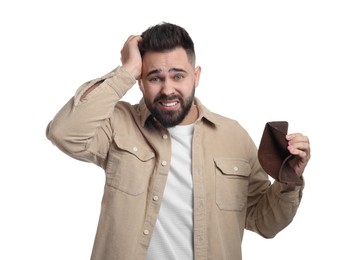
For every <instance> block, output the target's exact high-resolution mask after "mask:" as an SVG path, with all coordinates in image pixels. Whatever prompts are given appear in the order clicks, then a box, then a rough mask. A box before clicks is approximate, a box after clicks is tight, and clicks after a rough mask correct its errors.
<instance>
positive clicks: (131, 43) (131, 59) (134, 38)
mask: <svg viewBox="0 0 349 260" xmlns="http://www.w3.org/2000/svg"><path fill="white" fill-rule="evenodd" d="M141 41H142V37H141V36H139V35H131V36H130V37H128V39H127V40H126V42H125V44H124V46H123V48H122V49H121V51H120V53H121V63H122V67H123V68H124V69H125V70H127V71H128V72H129V73H131V74H132V75H133V76H134V77H135V79H136V80H138V79H139V78H140V76H141V74H142V57H141V53H140V51H139V48H138V45H139V42H141Z"/></svg>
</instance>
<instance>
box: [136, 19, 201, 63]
mask: <svg viewBox="0 0 349 260" xmlns="http://www.w3.org/2000/svg"><path fill="white" fill-rule="evenodd" d="M141 36H142V38H143V39H142V42H141V43H140V45H139V50H140V52H141V56H142V57H143V55H144V53H146V52H147V51H156V52H165V51H170V50H173V49H175V48H176V47H182V48H183V49H184V50H185V52H186V53H187V56H188V60H189V62H190V63H191V64H192V65H193V66H195V50H194V42H193V40H192V39H191V38H190V36H189V34H188V32H187V31H186V30H185V29H184V28H182V27H180V26H178V25H175V24H171V23H166V22H163V23H160V24H157V25H154V26H152V27H149V28H148V29H147V30H145V31H144V32H143V33H142V35H141Z"/></svg>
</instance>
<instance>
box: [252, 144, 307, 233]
mask: <svg viewBox="0 0 349 260" xmlns="http://www.w3.org/2000/svg"><path fill="white" fill-rule="evenodd" d="M252 150H254V151H253V154H255V153H256V151H255V148H253V149H252ZM253 158H254V160H253V161H254V164H253V168H252V174H251V179H250V191H249V198H248V208H247V217H246V229H248V230H251V231H254V232H256V233H258V234H260V235H261V236H263V237H265V238H273V237H274V236H276V235H277V234H278V233H279V232H280V231H281V230H283V229H284V228H285V227H287V226H288V225H289V224H290V223H291V222H292V220H293V218H294V216H295V215H296V213H297V210H298V207H299V205H300V202H301V198H302V192H303V188H304V183H303V186H297V187H296V189H295V190H294V191H289V192H282V191H283V190H284V189H285V186H284V184H282V183H280V182H277V181H274V182H272V183H271V182H269V184H268V182H265V180H266V179H268V175H267V174H266V173H265V172H264V170H263V169H262V168H261V166H260V164H259V162H258V159H257V158H256V157H254V156H253ZM263 180H264V181H263Z"/></svg>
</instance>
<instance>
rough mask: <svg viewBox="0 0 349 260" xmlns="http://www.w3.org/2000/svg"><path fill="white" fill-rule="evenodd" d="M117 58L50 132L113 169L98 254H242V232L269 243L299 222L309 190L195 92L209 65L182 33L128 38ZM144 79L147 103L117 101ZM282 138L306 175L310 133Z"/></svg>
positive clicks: (156, 31) (170, 30)
mask: <svg viewBox="0 0 349 260" xmlns="http://www.w3.org/2000/svg"><path fill="white" fill-rule="evenodd" d="M121 62H122V66H120V67H118V68H116V69H115V70H114V71H112V72H110V73H108V74H107V75H105V76H104V77H101V78H98V79H95V80H92V81H89V82H87V83H85V84H83V85H82V86H81V87H80V88H79V89H78V91H77V92H76V94H75V96H74V97H73V98H72V99H71V100H70V101H69V102H68V103H67V104H66V105H65V106H64V107H63V108H62V109H61V110H60V111H59V112H58V114H57V115H56V116H55V117H54V119H53V120H52V121H51V122H50V123H49V125H48V127H47V138H48V139H49V140H51V141H52V142H53V144H55V145H56V146H57V147H59V148H60V149H61V150H62V151H63V152H65V153H66V154H68V155H70V156H72V157H73V158H76V159H79V160H83V161H88V162H92V163H95V164H97V165H99V166H100V167H102V168H103V169H104V170H105V173H106V185H105V190H104V196H103V201H102V207H101V213H100V220H99V224H98V229H97V233H96V237H95V243H94V247H93V251H92V256H91V259H94V260H114V259H115V260H116V259H118V260H120V259H122V260H124V259H127V260H131V259H137V260H138V259H151V260H157V259H161V260H163V259H166V260H171V259H179V260H185V259H196V260H199V259H214V260H217V259H241V258H242V254H241V242H242V237H243V231H244V229H245V228H246V229H248V230H252V231H254V232H256V233H258V234H260V235H262V236H263V237H267V238H271V237H274V236H275V235H276V234H277V233H278V232H279V231H281V230H282V229H283V228H285V227H286V226H287V225H288V224H289V223H290V222H291V221H292V219H293V217H294V215H295V214H296V211H297V209H298V206H299V203H300V199H301V195H302V190H303V185H301V186H298V187H296V188H295V189H294V190H292V191H287V192H282V191H283V190H284V188H285V187H284V184H282V183H280V182H277V181H275V182H273V183H271V182H270V181H269V179H268V175H267V174H266V173H265V172H264V170H263V169H262V168H261V165H260V163H259V161H258V159H257V148H256V146H255V144H254V143H253V141H252V139H251V138H250V136H249V135H248V133H247V132H246V131H245V130H244V129H243V128H242V127H241V126H240V125H239V124H238V123H237V122H236V121H234V120H231V119H228V118H225V117H223V116H220V115H217V114H214V113H212V112H210V111H209V110H208V109H207V108H205V107H204V106H203V105H202V104H201V103H200V101H199V100H198V99H197V98H195V95H194V94H195V88H196V87H197V86H198V84H199V79H200V72H201V69H200V67H199V66H197V67H195V51H194V44H193V42H192V40H191V38H190V36H189V35H188V33H187V32H186V31H185V30H184V29H183V28H181V27H179V26H177V25H174V24H170V23H161V24H158V25H155V26H153V27H150V28H148V29H147V30H146V31H145V32H143V34H142V35H141V36H139V35H134V36H130V37H129V38H128V39H127V41H126V42H125V44H124V46H123V48H122V50H121ZM137 80H138V85H139V87H140V90H141V91H142V93H143V99H142V100H141V101H140V103H139V104H136V105H131V104H129V103H126V102H123V101H120V99H121V98H122V97H123V96H124V94H125V93H126V92H127V91H128V90H129V89H130V88H131V87H132V86H133V85H134V84H135V83H136V81H137ZM285 138H286V139H287V142H288V150H289V152H290V153H291V154H293V155H294V156H295V157H296V163H295V164H293V166H292V167H293V169H294V171H295V172H296V173H297V175H298V176H300V177H301V176H302V173H303V171H304V169H305V167H306V165H307V162H308V160H309V159H310V146H309V141H308V138H307V137H306V136H304V135H302V134H299V133H297V134H289V135H287V136H285ZM285 250H287V248H285Z"/></svg>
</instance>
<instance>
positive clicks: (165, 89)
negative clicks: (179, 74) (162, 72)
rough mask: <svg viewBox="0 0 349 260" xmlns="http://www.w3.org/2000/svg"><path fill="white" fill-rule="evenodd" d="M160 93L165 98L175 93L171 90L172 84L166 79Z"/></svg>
mask: <svg viewBox="0 0 349 260" xmlns="http://www.w3.org/2000/svg"><path fill="white" fill-rule="evenodd" d="M161 93H162V94H165V95H167V96H169V95H171V94H174V93H175V90H174V88H173V84H172V83H171V82H170V80H168V79H166V80H164V81H163V83H162V88H161Z"/></svg>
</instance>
